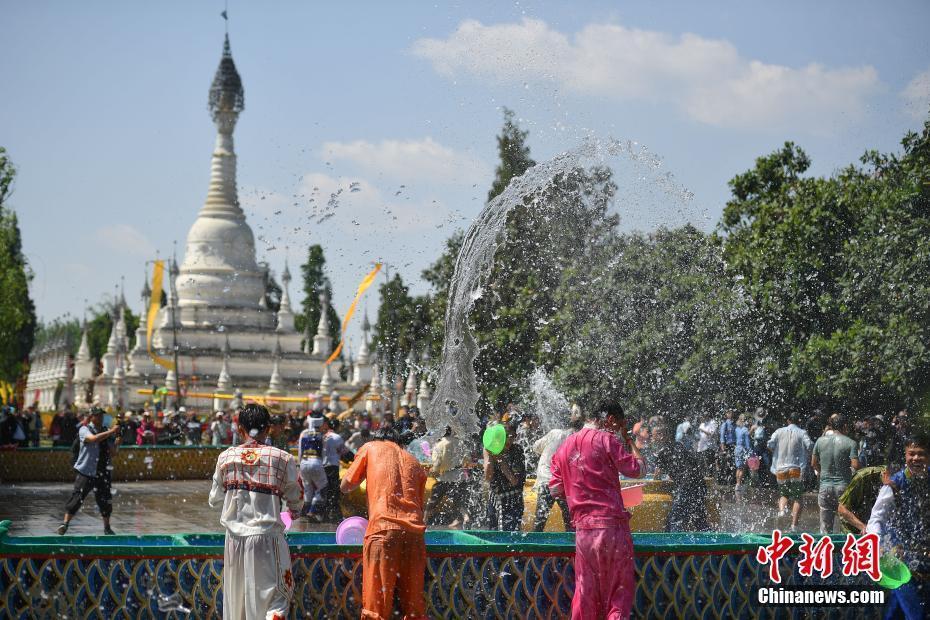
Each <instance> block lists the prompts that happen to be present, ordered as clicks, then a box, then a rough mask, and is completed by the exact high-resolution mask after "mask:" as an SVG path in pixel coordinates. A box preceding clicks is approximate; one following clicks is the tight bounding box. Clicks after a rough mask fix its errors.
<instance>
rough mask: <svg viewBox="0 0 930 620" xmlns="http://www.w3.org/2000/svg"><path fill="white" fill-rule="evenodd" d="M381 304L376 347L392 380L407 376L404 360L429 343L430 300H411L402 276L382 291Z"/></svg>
mask: <svg viewBox="0 0 930 620" xmlns="http://www.w3.org/2000/svg"><path fill="white" fill-rule="evenodd" d="M379 293H380V304H379V306H378V318H377V321H376V323H375V335H374V338H373V341H374V345H375V347H377V351H378V355H379V357H380V358H381V359H382V360H383V362H384V363H385V365H386V366H387V368H386V370H387V371H388V376H389V377H390V378H391V379H394V378H396V377H397V376H398V375H402V374H404V373H405V370H406V369H405V367H404V360H405V359H406V357H407V355H408V354H409V353H410V351H411V350H417V349H420V348H422V347H423V346H426V345H427V344H428V343H429V331H430V314H429V312H430V298H429V297H428V296H425V295H418V296H411V295H410V290H409V287H407V285H405V284H404V281H403V278H401V277H400V275H399V274H394V277H393V278H391V279H390V280H388V281H386V282H385V283H383V284H382V285H381V286H380V287H379Z"/></svg>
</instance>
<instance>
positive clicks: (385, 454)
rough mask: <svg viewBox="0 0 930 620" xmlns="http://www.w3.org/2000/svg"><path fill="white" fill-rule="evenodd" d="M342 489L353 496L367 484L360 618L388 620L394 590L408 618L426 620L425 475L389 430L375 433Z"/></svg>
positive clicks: (352, 466) (349, 473) (347, 476)
mask: <svg viewBox="0 0 930 620" xmlns="http://www.w3.org/2000/svg"><path fill="white" fill-rule="evenodd" d="M372 439H373V440H372V441H370V442H368V443H366V444H365V445H364V446H362V447H361V449H360V450H359V451H358V453H357V454H356V455H355V460H354V461H353V462H352V465H351V466H350V467H349V469H348V471H346V474H345V476H344V477H343V479H342V483H341V484H340V486H339V488H340V490H341V491H342V492H343V493H350V492H352V490H353V489H355V488H356V487H358V486H359V485H360V484H361V483H362V481H363V480H367V495H368V529H367V530H366V531H365V542H364V544H363V546H362V618H376V619H379V618H385V619H386V618H390V617H391V614H392V613H393V603H394V590H395V587H396V589H397V591H398V598H399V599H400V606H401V610H402V611H403V613H404V618H405V619H409V620H413V619H419V618H426V617H427V616H426V600H425V598H424V594H423V581H424V575H425V571H426V540H425V538H424V533H425V532H426V523H425V522H424V520H423V496H424V494H425V492H426V471H425V470H424V469H423V467H422V466H421V465H420V463H419V462H418V461H417V460H416V459H415V458H414V457H413V455H411V454H410V453H409V452H407V451H406V450H404V448H403V446H402V444H401V440H400V436H399V435H398V434H397V433H396V432H395V431H394V430H393V429H391V428H382V429H378V430H377V431H376V432H374V433H372Z"/></svg>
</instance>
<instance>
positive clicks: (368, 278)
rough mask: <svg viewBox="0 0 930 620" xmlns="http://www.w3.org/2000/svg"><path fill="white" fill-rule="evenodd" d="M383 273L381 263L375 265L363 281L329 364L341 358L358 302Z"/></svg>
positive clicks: (346, 317)
mask: <svg viewBox="0 0 930 620" xmlns="http://www.w3.org/2000/svg"><path fill="white" fill-rule="evenodd" d="M379 271H381V263H377V264H375V268H374V269H372V270H371V273H369V274H368V275H367V276H365V279H364V280H362V283H361V284H359V285H358V291H356V293H355V299H353V300H352V305H351V306H349V310H348V312H346V316H345V318H344V319H342V336H341V337H340V338H339V346H337V347H336V350H335V351H333V354H332V355H330V356H329V359H328V360H326V363H327V364H331V363H332V362H333V360H334V359H336V358H337V357H339V352H340V351H342V343H344V342H345V341H346V329H347V328H348V327H349V320H350V319H351V318H352V315H353V314H355V306H357V305H358V300H359V299H361V298H362V293H364V292H365V291H366V290H368V287H369V286H371V284H372V283H373V282H374V281H375V276H377V275H378V272H379Z"/></svg>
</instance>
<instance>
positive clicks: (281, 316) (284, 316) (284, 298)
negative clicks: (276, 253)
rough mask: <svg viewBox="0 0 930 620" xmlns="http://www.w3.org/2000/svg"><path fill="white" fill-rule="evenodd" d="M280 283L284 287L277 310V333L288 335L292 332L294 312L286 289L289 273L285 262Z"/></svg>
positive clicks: (288, 284) (288, 282)
mask: <svg viewBox="0 0 930 620" xmlns="http://www.w3.org/2000/svg"><path fill="white" fill-rule="evenodd" d="M281 282H282V283H283V285H284V286H282V287H281V288H282V289H283V290H282V291H281V305H280V307H279V308H278V327H277V331H278V333H283V334H290V333H292V332H293V331H294V311H293V310H291V294H290V292H288V288H289V287H290V284H291V271H290V269H288V268H287V261H286V260H285V261H284V273H283V274H281Z"/></svg>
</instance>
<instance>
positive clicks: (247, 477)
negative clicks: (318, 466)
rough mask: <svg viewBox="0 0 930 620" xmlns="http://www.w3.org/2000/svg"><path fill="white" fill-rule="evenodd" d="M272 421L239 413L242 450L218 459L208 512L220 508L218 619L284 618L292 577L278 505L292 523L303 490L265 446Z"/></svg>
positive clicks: (262, 414)
mask: <svg viewBox="0 0 930 620" xmlns="http://www.w3.org/2000/svg"><path fill="white" fill-rule="evenodd" d="M270 421H271V417H270V416H269V415H268V410H267V409H265V408H264V407H262V406H261V405H248V406H246V408H245V409H243V410H242V411H241V412H240V413H239V434H240V438H241V439H242V442H243V443H242V444H241V445H239V446H234V447H232V448H228V449H227V450H225V451H223V453H222V454H220V456H219V458H218V459H217V462H216V471H215V473H214V474H213V487H212V489H211V490H210V498H209V503H210V506H217V505H219V504H220V503H222V505H223V512H222V514H221V516H220V523H222V524H223V527H225V528H226V547H225V551H224V553H223V618H228V619H235V620H240V619H241V618H266V619H274V620H278V619H280V620H283V619H284V618H287V617H288V608H289V607H290V600H291V596H292V594H293V592H294V577H293V574H292V573H291V556H290V553H289V551H288V547H287V541H286V540H285V538H284V523H283V522H282V521H281V500H282V499H283V500H284V501H286V502H287V508H288V511H289V513H290V515H291V518H292V519H296V518H298V517H299V516H300V508H301V502H302V501H303V489H302V488H301V484H300V477H299V475H298V469H297V461H296V459H294V457H293V456H292V455H291V454H290V453H288V452H285V451H284V450H279V449H278V448H275V447H273V446H267V445H265V438H266V436H267V435H268V427H269V425H270Z"/></svg>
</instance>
